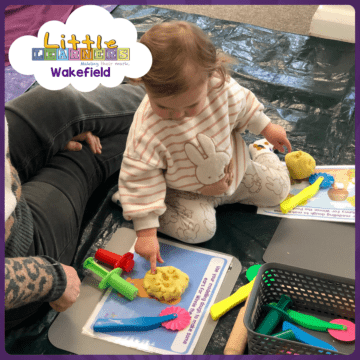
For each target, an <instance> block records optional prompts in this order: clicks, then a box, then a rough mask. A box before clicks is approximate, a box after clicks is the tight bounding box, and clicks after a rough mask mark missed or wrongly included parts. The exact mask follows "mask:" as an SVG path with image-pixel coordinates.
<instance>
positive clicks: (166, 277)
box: [144, 266, 189, 301]
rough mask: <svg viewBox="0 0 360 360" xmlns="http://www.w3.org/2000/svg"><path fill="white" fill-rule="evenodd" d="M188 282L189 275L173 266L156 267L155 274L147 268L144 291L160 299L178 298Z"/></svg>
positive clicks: (171, 299) (170, 299)
mask: <svg viewBox="0 0 360 360" xmlns="http://www.w3.org/2000/svg"><path fill="white" fill-rule="evenodd" d="M188 284H189V276H187V275H186V274H185V273H183V272H182V271H181V270H179V269H177V268H175V267H174V266H163V267H157V268H156V274H151V271H150V270H149V271H148V272H147V273H146V274H145V277H144V288H145V290H146V292H147V293H148V294H149V295H150V296H153V297H156V298H157V299H159V300H160V301H173V300H177V299H179V297H180V296H181V295H182V294H183V293H184V291H185V289H186V288H187V287H188Z"/></svg>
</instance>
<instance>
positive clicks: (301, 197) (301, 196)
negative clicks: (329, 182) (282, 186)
mask: <svg viewBox="0 0 360 360" xmlns="http://www.w3.org/2000/svg"><path fill="white" fill-rule="evenodd" d="M323 180H324V177H322V176H320V177H319V178H318V179H317V180H316V181H315V182H314V183H313V184H312V185H310V186H308V187H306V188H305V189H304V190H302V191H301V192H299V193H298V194H297V195H295V196H293V197H291V198H289V199H286V200H284V201H283V202H282V203H280V209H281V211H282V213H283V214H287V213H288V212H289V211H291V210H292V209H294V208H295V207H296V206H298V205H303V204H304V203H305V202H306V201H307V200H309V199H311V198H312V197H313V196H315V195H316V193H317V192H318V191H319V189H320V185H321V183H322V181H323Z"/></svg>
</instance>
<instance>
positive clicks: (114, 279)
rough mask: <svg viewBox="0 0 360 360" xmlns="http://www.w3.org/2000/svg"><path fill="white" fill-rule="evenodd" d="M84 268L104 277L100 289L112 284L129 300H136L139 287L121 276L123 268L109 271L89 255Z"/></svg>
mask: <svg viewBox="0 0 360 360" xmlns="http://www.w3.org/2000/svg"><path fill="white" fill-rule="evenodd" d="M84 268H85V269H89V270H91V271H92V272H93V273H95V274H96V275H98V276H100V277H101V278H102V280H101V282H100V284H99V289H105V288H107V287H108V286H111V287H112V288H114V289H115V290H116V291H118V292H119V293H120V294H121V295H124V296H125V297H126V298H127V299H129V300H134V298H135V297H136V296H137V294H138V291H139V290H138V289H137V287H135V286H134V285H132V284H130V283H128V282H127V281H125V280H124V279H123V278H122V277H120V274H121V273H122V270H121V268H116V269H114V270H112V271H107V270H106V269H104V268H103V267H102V266H100V265H99V264H97V263H96V262H95V260H94V258H92V257H89V258H87V259H86V260H85V261H84Z"/></svg>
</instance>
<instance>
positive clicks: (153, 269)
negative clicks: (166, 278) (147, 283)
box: [150, 255, 156, 274]
mask: <svg viewBox="0 0 360 360" xmlns="http://www.w3.org/2000/svg"><path fill="white" fill-rule="evenodd" d="M150 267H151V273H152V274H156V255H152V256H151V257H150Z"/></svg>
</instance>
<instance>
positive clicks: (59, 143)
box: [5, 84, 145, 183]
mask: <svg viewBox="0 0 360 360" xmlns="http://www.w3.org/2000/svg"><path fill="white" fill-rule="evenodd" d="M144 95H145V91H144V89H143V88H142V87H139V86H133V85H130V84H121V85H119V86H117V87H115V88H107V87H104V86H99V87H98V88H97V89H95V90H93V91H91V92H87V93H85V92H79V91H77V90H75V89H74V88H73V87H72V86H68V87H66V88H65V89H62V90H58V91H50V90H47V89H44V88H43V87H41V86H37V87H36V88H34V89H32V90H31V91H29V92H26V93H25V94H23V95H21V96H19V97H18V98H16V99H14V100H12V101H10V102H8V103H6V104H5V115H6V117H7V120H8V123H9V139H10V141H9V142H10V143H9V147H10V156H11V161H12V164H13V165H14V166H15V168H16V169H17V171H18V173H19V177H20V180H21V182H22V183H24V182H26V181H28V180H29V179H30V178H31V177H32V176H34V175H35V174H36V173H37V172H38V171H39V170H40V169H42V168H43V167H44V166H45V165H46V164H47V163H48V162H49V161H50V160H51V158H52V157H53V156H54V155H55V154H56V153H57V152H58V151H60V150H62V149H63V148H64V147H65V145H66V144H67V142H68V141H69V140H70V139H71V138H72V137H73V136H75V135H78V134H80V133H83V132H85V131H92V132H93V133H94V134H95V135H97V136H99V137H100V139H101V140H102V139H103V138H105V137H108V136H111V135H116V134H127V133H128V130H129V127H130V125H131V123H132V119H133V115H134V113H135V111H136V109H137V108H138V106H139V105H140V102H141V101H142V99H143V97H144Z"/></svg>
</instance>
